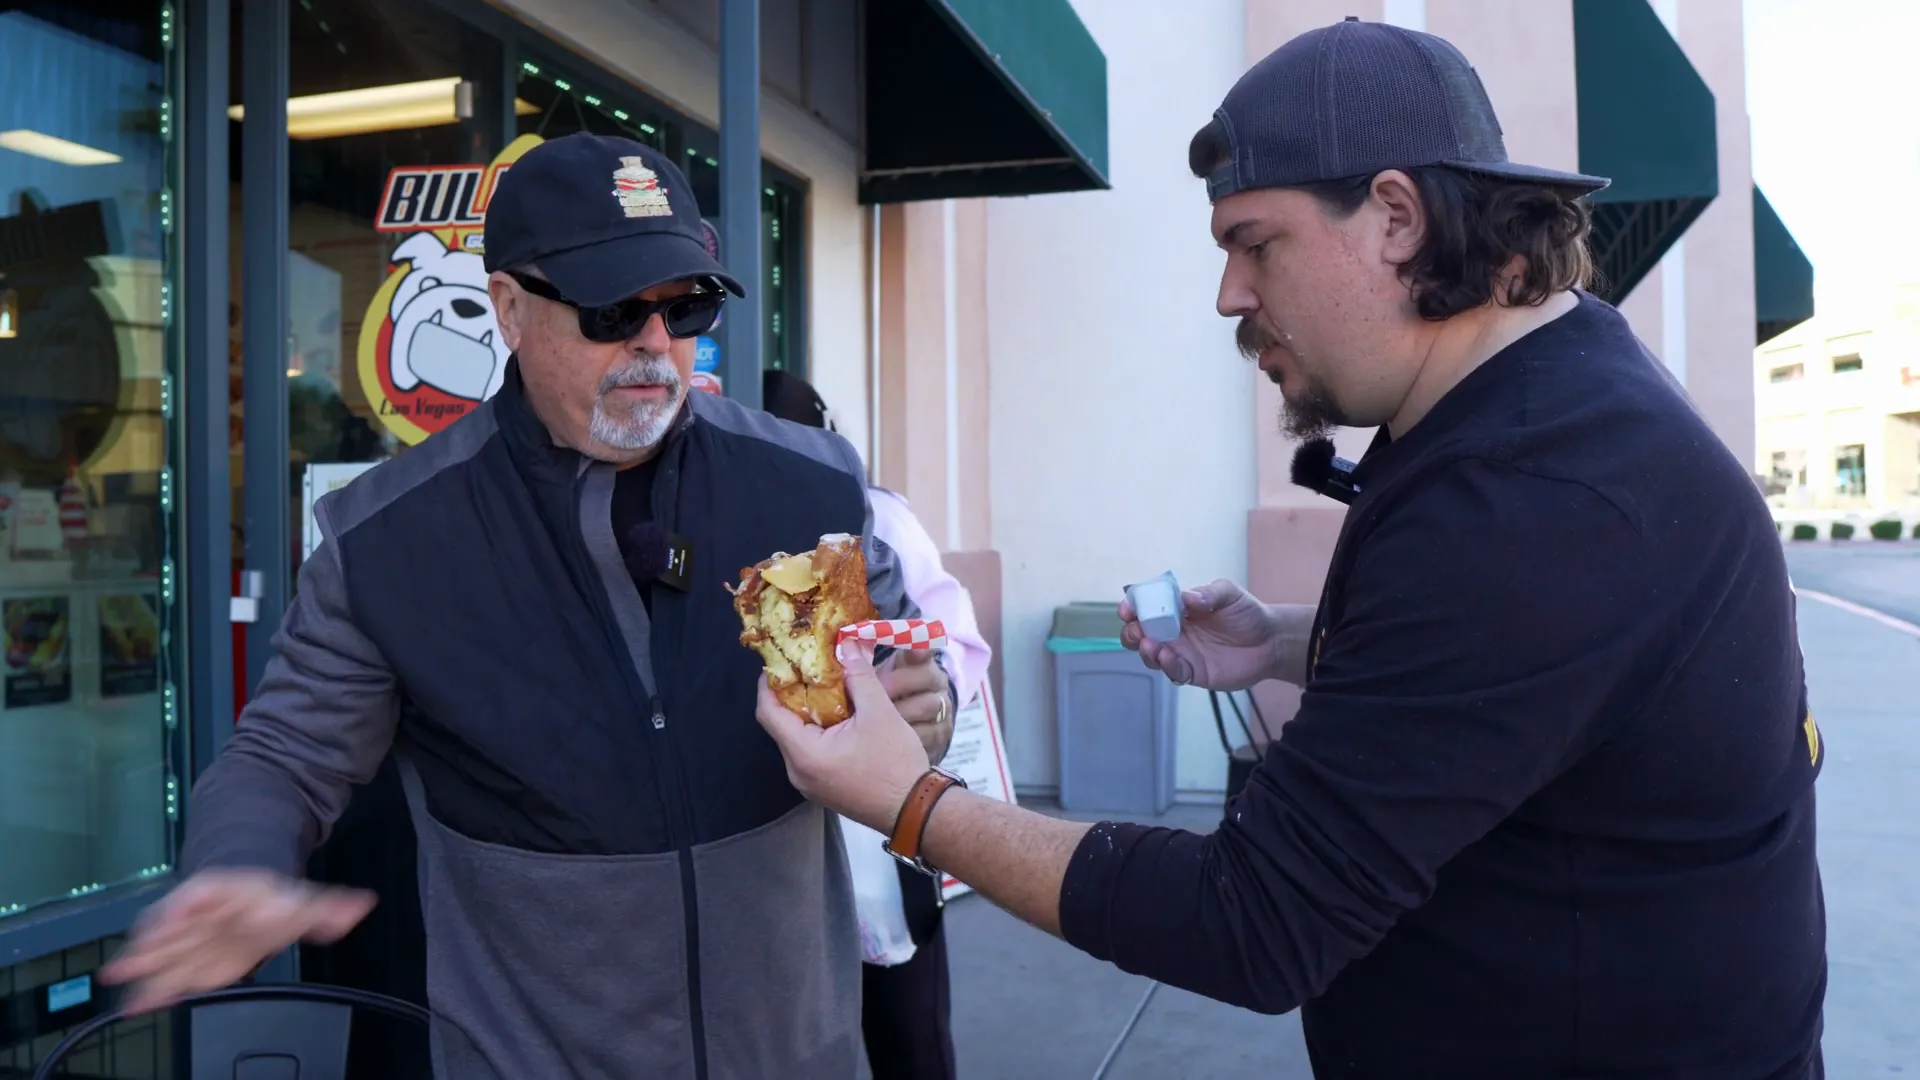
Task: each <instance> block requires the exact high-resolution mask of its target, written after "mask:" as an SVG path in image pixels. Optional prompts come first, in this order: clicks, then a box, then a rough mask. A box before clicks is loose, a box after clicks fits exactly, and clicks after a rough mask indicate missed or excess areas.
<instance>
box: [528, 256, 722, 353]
mask: <svg viewBox="0 0 1920 1080" xmlns="http://www.w3.org/2000/svg"><path fill="white" fill-rule="evenodd" d="M507 276H508V277H511V278H512V279H513V280H514V281H516V282H518V283H519V285H520V287H521V288H523V289H525V290H527V291H528V292H530V293H532V294H533V295H535V296H538V297H540V298H541V299H542V300H551V301H553V302H554V303H556V304H565V305H567V306H568V307H570V308H572V309H573V310H574V312H575V313H576V314H578V315H579V316H580V336H581V337H584V338H586V339H587V340H588V341H597V342H600V343H602V344H607V343H610V342H615V341H625V340H627V339H628V338H630V337H632V336H633V335H635V334H637V333H639V332H640V330H641V328H642V327H644V326H646V325H647V320H649V319H651V318H653V317H654V316H655V315H656V314H657V315H659V316H660V317H661V319H662V320H664V321H665V323H666V326H667V333H668V334H669V335H671V336H673V337H677V338H690V337H698V336H699V335H701V334H704V333H706V332H707V331H709V330H711V329H713V324H714V323H716V322H718V321H719V320H720V305H721V304H723V303H725V302H726V299H727V297H726V294H725V293H723V292H717V291H716V292H694V293H688V294H687V295H685V296H674V297H669V298H668V299H665V300H642V299H640V298H639V297H628V298H627V299H625V300H616V301H614V302H613V303H611V304H602V305H600V306H599V307H586V306H584V305H581V304H577V303H574V302H573V301H572V300H569V299H567V297H566V294H565V293H562V292H561V291H560V290H559V289H556V288H554V287H553V283H552V282H550V281H547V280H545V279H544V278H537V277H534V276H533V275H532V274H523V273H520V272H518V271H508V272H507Z"/></svg>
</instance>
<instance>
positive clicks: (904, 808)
mask: <svg viewBox="0 0 1920 1080" xmlns="http://www.w3.org/2000/svg"><path fill="white" fill-rule="evenodd" d="M966 786H967V783H966V781H964V780H962V779H960V778H959V777H957V776H955V775H953V774H952V773H949V772H944V771H942V770H940V769H928V770H927V772H926V775H924V776H922V777H921V778H920V779H919V780H918V781H917V782H915V784H914V785H913V788H912V789H911V790H910V791H908V792H907V798H906V801H905V802H902V803H901V804H900V815H899V816H898V817H896V818H895V819H894V821H893V835H892V836H889V837H888V838H887V842H886V849H887V854H889V855H892V856H893V857H894V858H896V859H899V860H900V861H901V862H903V863H906V864H907V865H908V866H911V867H913V868H914V869H916V870H919V871H921V872H922V873H932V872H933V871H932V869H931V868H930V867H928V866H927V864H926V860H924V859H922V858H921V857H920V841H921V840H922V839H923V838H925V836H926V832H927V819H928V818H930V817H931V816H932V815H933V805H934V804H935V803H937V802H939V801H940V796H942V795H945V794H946V793H947V792H948V790H950V789H952V788H955V787H962V788H964V787H966Z"/></svg>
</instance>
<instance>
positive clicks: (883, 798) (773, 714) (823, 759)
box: [756, 641, 945, 834]
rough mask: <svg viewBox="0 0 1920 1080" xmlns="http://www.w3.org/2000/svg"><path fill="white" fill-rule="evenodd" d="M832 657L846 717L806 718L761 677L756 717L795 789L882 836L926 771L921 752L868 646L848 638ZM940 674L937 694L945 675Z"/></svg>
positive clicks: (915, 734) (920, 744)
mask: <svg viewBox="0 0 1920 1080" xmlns="http://www.w3.org/2000/svg"><path fill="white" fill-rule="evenodd" d="M839 656H840V665H841V668H842V671H843V677H844V679H845V685H846V691H847V697H848V699H849V700H850V702H851V704H852V706H853V715H852V716H850V717H848V718H847V719H846V720H843V721H841V722H840V723H838V724H835V725H833V726H832V727H822V726H820V725H818V724H814V723H811V722H809V721H808V720H806V719H804V718H802V717H801V716H800V715H799V714H797V713H795V712H794V711H793V710H791V709H789V708H787V707H786V706H785V705H783V704H781V701H780V698H779V696H778V695H777V694H776V693H775V691H774V690H773V689H772V688H771V687H770V686H769V685H768V684H767V680H766V677H765V676H762V677H761V680H760V704H759V707H758V709H757V711H756V714H757V715H758V716H759V718H760V726H761V727H764V728H766V729H767V733H768V734H769V735H772V736H773V741H774V742H776V743H778V744H779V746H780V754H781V756H782V757H784V758H786V760H787V778H788V779H789V780H791V781H792V782H793V786H794V787H795V788H797V789H798V790H799V791H800V794H802V795H805V796H806V797H807V798H808V799H810V800H812V801H813V802H816V803H819V804H820V805H822V806H824V807H826V808H827V809H829V810H832V811H833V812H835V813H837V814H840V815H842V816H844V817H848V818H851V819H853V820H854V821H857V822H859V823H860V824H862V825H865V826H866V827H868V828H870V829H873V830H875V831H877V832H880V833H883V834H884V833H888V832H891V831H892V829H893V820H894V817H895V816H896V815H897V814H898V813H899V812H900V805H901V804H902V803H903V802H905V801H906V798H907V792H909V791H910V790H912V788H913V785H914V783H915V782H916V781H918V780H919V779H920V777H921V776H923V775H925V774H926V771H927V768H928V758H927V750H926V747H925V745H924V744H923V742H922V739H921V736H920V734H919V733H918V732H916V731H915V730H914V728H913V726H912V725H910V724H908V723H907V722H906V719H905V718H904V717H903V716H902V715H901V711H900V709H899V708H898V707H896V705H895V704H894V700H893V698H892V697H891V696H890V695H889V694H888V691H887V686H886V684H885V683H884V682H883V681H882V677H881V673H880V672H877V671H875V670H874V667H873V649H872V646H871V645H869V644H867V643H865V642H855V641H849V642H847V643H846V644H844V645H843V646H841V648H840V650H839ZM928 667H930V668H931V669H932V670H933V671H934V672H936V673H937V672H938V671H939V670H940V668H939V665H938V664H932V665H928ZM907 670H914V669H907ZM940 679H941V683H942V687H943V689H942V691H941V693H942V695H943V696H944V694H945V690H944V684H945V677H944V676H940ZM915 696H921V695H915ZM908 700H909V701H912V700H913V697H909V698H908Z"/></svg>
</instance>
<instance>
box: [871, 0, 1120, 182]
mask: <svg viewBox="0 0 1920 1080" xmlns="http://www.w3.org/2000/svg"><path fill="white" fill-rule="evenodd" d="M864 7H865V9H866V21H865V26H864V30H865V33H864V44H863V46H862V48H863V49H864V51H865V53H866V161H865V162H864V163H863V166H862V169H861V175H860V201H861V202H864V203H891V202H913V201H918V200H923V199H962V198H974V197H979V196H988V195H1038V194H1042V193H1046V192H1054V191H1086V190H1091V189H1097V188H1105V187H1107V186H1108V183H1107V57H1106V54H1104V53H1102V52H1101V51H1100V46H1099V45H1097V44H1095V42H1094V40H1093V35H1092V34H1090V33H1088V32H1087V28H1086V26H1085V25H1083V24H1082V23H1081V22H1080V17H1079V16H1078V15H1076V14H1074V10H1073V5H1072V4H1071V3H1070V2H1069V0H871V2H869V3H867V4H865V5H864Z"/></svg>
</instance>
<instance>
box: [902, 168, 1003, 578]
mask: <svg viewBox="0 0 1920 1080" xmlns="http://www.w3.org/2000/svg"><path fill="white" fill-rule="evenodd" d="M986 245H987V207H986V203H984V202H982V201H980V200H978V199H970V200H962V201H948V202H925V203H907V204H904V205H894V206H886V207H882V208H881V211H880V442H879V465H878V468H877V469H876V470H875V477H874V478H875V480H876V481H877V482H878V483H879V484H881V485H882V486H884V487H887V488H890V489H892V490H894V491H897V492H899V493H900V494H902V495H904V496H906V498H907V500H908V501H909V502H910V503H912V504H913V510H914V516H916V517H918V518H919V519H920V523H921V524H922V525H924V526H926V529H927V532H928V533H929V534H931V535H932V536H933V538H934V541H935V542H936V543H938V544H939V545H940V547H941V549H942V550H943V551H974V550H986V549H990V548H992V546H993V536H992V531H993V526H992V522H993V513H992V506H991V501H990V499H989V496H988V491H989V483H990V466H989V461H990V458H989V454H990V439H989V437H988V413H987V405H988V387H989V374H988V365H987V325H988V312H987V281H986V265H987V247H986Z"/></svg>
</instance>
